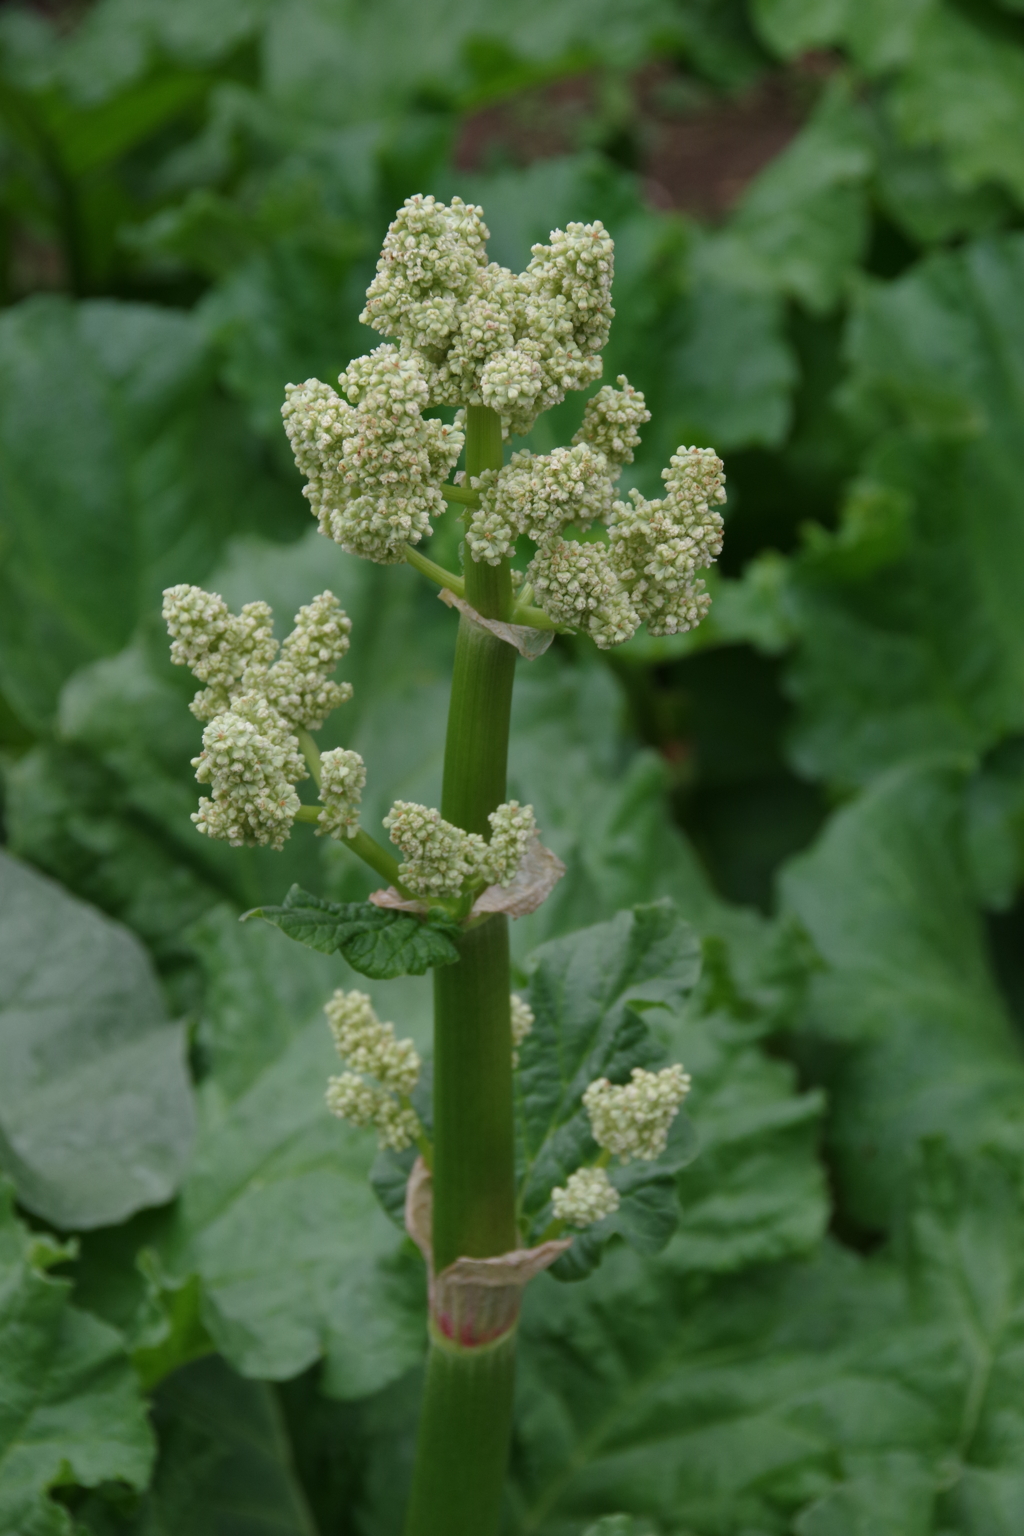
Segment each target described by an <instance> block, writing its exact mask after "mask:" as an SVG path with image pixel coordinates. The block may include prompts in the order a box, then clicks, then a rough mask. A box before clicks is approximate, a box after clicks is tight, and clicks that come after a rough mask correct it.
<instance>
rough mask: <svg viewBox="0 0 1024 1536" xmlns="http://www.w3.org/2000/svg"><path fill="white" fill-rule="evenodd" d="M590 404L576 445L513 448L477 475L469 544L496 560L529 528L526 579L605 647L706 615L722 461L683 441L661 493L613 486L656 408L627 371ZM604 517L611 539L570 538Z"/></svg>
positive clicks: (552, 614) (562, 616)
mask: <svg viewBox="0 0 1024 1536" xmlns="http://www.w3.org/2000/svg"><path fill="white" fill-rule="evenodd" d="M617 383H618V388H617V389H613V388H612V387H611V386H610V385H605V387H604V388H603V389H601V390H599V391H598V393H597V394H596V395H595V396H594V397H593V399H592V400H590V401H589V402H588V403H587V408H586V411H585V413H584V418H583V424H582V426H581V427H580V429H579V431H578V432H577V433H576V436H575V437H574V438H573V446H572V447H571V448H556V449H554V451H553V452H551V453H548V454H543V455H539V456H538V455H534V454H532V453H528V452H525V451H524V452H521V453H514V454H513V455H512V457H511V459H510V460H509V462H508V463H507V464H506V465H505V466H504V468H503V469H501V470H486V471H484V473H483V474H482V475H479V476H477V477H476V478H475V479H474V481H473V488H474V489H475V490H476V491H477V493H478V496H479V500H480V506H479V508H478V509H476V510H475V511H474V512H473V513H472V516H471V517H470V518H469V521H468V524H467V529H466V543H467V545H468V546H469V550H470V552H471V554H472V556H473V558H474V559H475V560H484V561H486V562H487V563H488V564H490V565H497V564H498V563H499V561H501V560H503V559H505V558H506V557H507V556H509V555H510V554H511V553H512V551H513V550H514V548H515V544H516V540H517V539H518V538H519V537H520V535H521V534H526V535H527V536H528V537H529V538H531V539H532V540H533V541H534V543H535V544H536V545H537V552H536V554H535V555H534V557H533V560H532V561H531V563H530V565H529V567H528V569H527V573H526V579H527V582H528V584H529V586H530V589H531V591H532V593H533V596H534V599H535V601H536V602H537V603H538V604H539V605H540V607H541V608H542V609H543V611H544V612H545V613H546V614H547V616H548V618H549V619H551V620H553V621H554V623H556V624H560V625H565V626H566V627H568V628H572V629H583V630H585V631H586V632H587V633H588V634H589V635H590V637H591V639H592V640H594V641H595V642H596V644H597V645H598V646H600V647H601V649H603V650H606V649H608V648H609V647H610V646H613V645H620V644H621V643H622V642H623V641H624V640H628V639H629V638H630V636H631V635H633V634H634V633H635V632H636V629H637V628H638V626H639V625H640V624H641V623H642V622H643V621H644V620H646V621H647V625H648V629H649V630H650V632H651V634H655V635H667V634H675V633H677V632H678V631H680V630H685V629H690V628H692V627H693V626H694V625H695V624H698V623H699V622H700V620H701V619H702V618H703V617H704V615H705V613H706V612H707V610H708V606H709V604H710V598H709V597H708V595H707V593H706V592H705V590H704V583H703V582H702V581H700V580H699V579H698V577H697V572H698V571H700V570H702V569H704V568H705V567H706V566H708V565H709V564H710V563H711V562H712V561H713V560H714V559H715V558H716V557H717V555H718V554H719V553H720V551H721V547H722V517H721V513H720V512H718V510H717V507H718V505H719V504H720V503H722V502H724V500H725V490H724V478H725V477H724V475H723V473H722V462H721V460H720V459H719V458H718V456H717V455H716V454H715V453H714V452H712V450H711V449H710V448H684V449H680V451H679V452H678V453H676V454H675V455H673V458H672V460H671V464H670V466H669V468H668V469H666V470H663V471H662V479H663V480H664V481H665V487H666V494H665V496H664V497H662V498H659V499H658V500H655V501H646V500H645V499H644V497H642V496H641V495H640V493H639V492H638V491H631V492H630V498H629V501H628V502H622V501H619V500H617V499H616V496H615V479H616V477H617V475H618V473H619V471H620V470H621V468H622V466H623V465H624V464H627V463H629V462H630V461H631V460H632V457H633V449H634V448H635V447H636V445H637V443H638V442H639V441H640V434H639V430H638V429H639V427H640V426H642V425H643V423H644V422H645V421H648V420H649V419H650V412H649V411H648V410H647V407H646V405H645V404H644V397H643V395H642V394H641V393H640V391H639V390H636V389H634V388H633V387H632V385H631V384H630V383H629V381H628V380H627V379H626V377H625V375H624V374H620V375H619V378H618V381H617ZM594 522H604V523H606V524H607V526H608V531H609V533H608V542H607V543H603V542H601V543H597V542H590V543H581V542H579V541H577V540H576V539H571V538H566V537H565V536H564V535H565V530H566V529H567V528H568V526H569V525H570V524H571V525H572V526H573V527H574V528H576V529H582V530H586V529H587V528H589V527H590V526H591V524H592V523H594Z"/></svg>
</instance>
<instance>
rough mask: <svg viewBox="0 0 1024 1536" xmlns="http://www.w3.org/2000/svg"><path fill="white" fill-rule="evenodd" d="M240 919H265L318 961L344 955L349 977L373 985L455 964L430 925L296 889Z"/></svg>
mask: <svg viewBox="0 0 1024 1536" xmlns="http://www.w3.org/2000/svg"><path fill="white" fill-rule="evenodd" d="M245 915H246V917H262V918H265V919H266V921H267V922H268V923H272V924H273V925H274V927H275V928H280V930H281V932H282V933H286V934H287V935H288V937H289V938H290V939H295V940H296V941H297V942H298V943H299V944H305V945H306V947H307V948H308V949H315V950H317V951H318V952H319V953H320V954H321V955H333V954H341V955H344V957H345V959H346V960H347V961H348V963H349V965H350V966H351V967H352V969H353V970H354V971H359V972H360V973H361V975H363V976H371V977H374V978H375V979H376V980H378V981H391V980H393V979H394V978H395V977H396V976H422V975H423V974H424V972H425V971H429V970H431V969H432V968H433V967H434V966H438V965H451V964H452V963H453V962H454V961H456V960H457V959H458V951H457V950H456V948H455V945H454V944H453V943H452V941H451V939H450V938H449V937H448V936H447V934H446V933H445V932H443V931H442V930H441V929H440V928H437V927H435V926H434V925H432V924H431V923H429V922H421V921H420V920H419V919H418V918H416V917H411V916H410V915H409V914H408V913H406V912H396V911H391V910H388V909H387V908H381V907H376V906H374V905H373V903H372V902H370V901H347V902H336V901H326V900H325V899H324V898H323V897H322V896H311V895H310V893H309V892H308V891H304V890H302V888H301V887H300V886H297V885H293V886H292V888H291V890H290V891H289V892H288V895H287V896H286V897H285V899H284V905H283V906H280V907H256V908H254V910H253V911H252V912H247V913H246V914H245Z"/></svg>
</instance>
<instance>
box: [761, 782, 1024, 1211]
mask: <svg viewBox="0 0 1024 1536" xmlns="http://www.w3.org/2000/svg"><path fill="white" fill-rule="evenodd" d="M965 777H966V765H961V764H959V763H956V762H952V763H950V762H948V760H947V761H946V762H942V761H940V762H938V763H937V764H931V765H909V766H907V767H905V768H901V769H896V770H893V771H892V772H891V773H889V774H886V775H884V776H882V777H880V778H879V779H878V781H877V782H876V783H875V784H873V785H872V786H871V787H870V788H869V789H867V790H866V791H865V792H864V793H863V794H862V795H861V796H860V797H859V798H858V799H857V800H855V801H854V802H853V803H852V804H851V805H849V806H847V807H845V808H844V809H843V810H842V811H840V812H839V813H838V814H837V815H836V816H835V817H833V819H832V821H831V822H830V823H829V825H828V827H827V828H826V830H825V832H824V833H823V835H822V837H821V838H820V839H819V841H818V843H817V844H816V846H815V847H814V848H813V849H812V850H811V852H810V853H808V854H805V855H803V856H801V857H800V858H799V859H797V860H795V861H794V862H793V863H792V864H791V865H790V866H789V868H788V869H787V871H786V873H785V877H784V881H783V892H784V898H785V900H786V902H787V904H788V905H789V906H790V907H791V908H792V910H793V911H795V912H796V913H797V914H798V916H799V917H800V919H801V921H802V922H803V923H804V925H805V926H806V928H807V931H808V932H809V934H810V935H811V938H812V939H813V941H814V943H815V944H816V946H817V948H818V949H819V950H820V952H821V954H822V956H823V958H824V959H825V961H826V962H827V965H828V969H827V970H826V971H825V972H823V973H822V974H821V975H820V976H818V977H816V978H814V981H813V984H812V992H811V998H812V1007H811V1016H810V1020H809V1025H810V1029H811V1031H812V1034H815V1035H820V1036H821V1037H822V1038H823V1039H824V1040H825V1041H832V1042H834V1045H833V1052H832V1055H831V1056H830V1057H829V1056H827V1057H826V1058H825V1059H824V1061H823V1062H822V1063H821V1064H820V1066H821V1067H823V1068H824V1069H825V1081H826V1084H827V1087H828V1090H829V1095H830V1106H831V1115H830V1123H829V1128H828V1133H827V1134H828V1140H829V1142H830V1145H831V1149H832V1156H833V1159H834V1163H835V1167H836V1170H837V1174H838V1177H839V1179H840V1182H841V1187H842V1196H843V1202H844V1208H845V1209H846V1210H847V1211H848V1212H849V1213H850V1214H851V1215H852V1216H853V1217H854V1218H855V1219H856V1220H857V1221H858V1222H859V1223H860V1224H861V1225H862V1226H864V1227H866V1228H868V1229H877V1228H879V1227H882V1226H885V1225H886V1224H887V1223H888V1222H889V1221H890V1220H891V1219H892V1217H893V1213H894V1211H895V1210H896V1209H898V1205H899V1200H900V1198H901V1188H902V1187H903V1184H904V1182H905V1180H906V1177H907V1170H908V1166H909V1164H910V1161H911V1160H912V1157H913V1152H914V1148H915V1146H916V1143H917V1141H918V1139H919V1138H920V1137H922V1136H934V1135H945V1136H947V1137H948V1138H949V1139H950V1141H951V1142H952V1144H953V1145H954V1146H957V1147H959V1148H962V1149H964V1150H969V1149H971V1148H976V1147H978V1146H979V1145H981V1144H983V1143H984V1142H986V1141H1001V1142H1005V1143H1006V1144H1007V1145H1010V1146H1014V1147H1015V1146H1018V1145H1019V1144H1020V1142H1021V1134H1022V1130H1024V1120H1022V1115H1021V1104H1022V1102H1024V1100H1022V1087H1024V1061H1022V1059H1021V1053H1020V1046H1019V1042H1018V1039H1017V1037H1016V1035H1015V1032H1014V1030H1013V1027H1012V1025H1011V1023H1010V1020H1009V1019H1008V1017H1007V1013H1006V1009H1005V1006H1004V1004H1003V1001H1002V999H1001V997H1000V995H999V993H998V990H997V988H996V985H995V981H994V978H993V976H992V973H991V969H990V965H989V960H988V954H987V946H986V942H985V937H984V934H983V931H982V927H981V923H980V918H979V914H978V912H977V909H976V906H975V898H974V886H973V879H972V871H971V869H970V866H969V864H968V861H967V856H966V849H965V829H964V796H963V785H964V779H965Z"/></svg>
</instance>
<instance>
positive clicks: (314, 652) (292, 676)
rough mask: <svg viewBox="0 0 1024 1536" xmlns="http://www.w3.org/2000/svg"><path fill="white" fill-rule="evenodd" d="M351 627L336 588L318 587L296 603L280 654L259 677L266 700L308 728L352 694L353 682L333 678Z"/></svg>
mask: <svg viewBox="0 0 1024 1536" xmlns="http://www.w3.org/2000/svg"><path fill="white" fill-rule="evenodd" d="M351 632H352V620H351V619H350V618H348V616H347V615H346V613H345V611H344V609H343V608H342V607H341V605H340V603H339V602H338V599H337V598H336V597H335V596H334V593H333V592H321V593H320V596H319V597H315V598H314V599H313V601H312V602H311V603H307V604H306V606H305V607H303V608H300V609H299V611H298V613H297V614H296V615H295V628H294V629H293V630H292V632H291V634H290V635H289V636H288V638H287V640H285V642H284V644H283V645H282V647H281V657H280V660H279V661H276V662H275V663H274V665H273V666H272V667H270V669H269V670H268V671H267V672H266V674H265V676H264V677H262V678H261V679H259V686H260V687H261V688H262V691H263V693H264V694H265V695H266V697H267V698H268V699H269V701H270V703H271V704H273V705H274V707H275V708H276V709H278V710H280V712H281V713H282V714H283V715H287V717H288V719H289V720H294V721H295V723H296V724H297V725H304V726H305V727H306V729H307V730H308V731H318V730H319V729H320V727H321V726H322V725H323V723H324V720H325V719H326V718H327V716H328V715H329V714H330V713H331V711H332V710H334V709H337V707H338V705H339V704H344V703H346V702H347V701H348V700H349V699H350V698H351V697H352V685H351V683H336V682H333V681H332V680H331V673H332V672H333V671H334V669H335V667H336V666H337V664H338V662H339V661H340V660H341V658H342V657H343V656H344V655H345V653H346V651H347V650H348V646H349V638H348V637H349V635H350V634H351ZM250 676H251V674H247V676H246V681H247V682H248V681H249V678H250Z"/></svg>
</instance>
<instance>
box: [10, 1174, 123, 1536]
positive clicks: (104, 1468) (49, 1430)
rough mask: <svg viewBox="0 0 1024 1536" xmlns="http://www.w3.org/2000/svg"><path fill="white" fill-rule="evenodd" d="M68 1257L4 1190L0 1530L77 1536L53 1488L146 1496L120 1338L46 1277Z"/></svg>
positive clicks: (27, 1535) (62, 1284) (67, 1286)
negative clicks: (124, 1488) (135, 1491)
mask: <svg viewBox="0 0 1024 1536" xmlns="http://www.w3.org/2000/svg"><path fill="white" fill-rule="evenodd" d="M64 1257H65V1254H64V1253H63V1252H62V1250H61V1249H60V1248H59V1247H57V1246H56V1245H54V1244H53V1243H52V1242H51V1241H49V1240H48V1239H46V1238H45V1237H33V1236H32V1235H31V1234H30V1233H29V1232H28V1231H27V1230H26V1229H25V1228H24V1227H23V1226H22V1224H21V1223H20V1222H19V1221H18V1220H17V1218H16V1217H15V1216H14V1214H13V1210H12V1202H11V1190H10V1186H9V1185H7V1184H6V1183H0V1529H2V1530H4V1531H10V1532H11V1533H12V1536H15V1533H17V1536H70V1532H71V1528H72V1527H71V1521H70V1519H69V1517H68V1514H67V1511H66V1510H64V1509H62V1508H61V1507H60V1506H59V1505H57V1504H55V1503H54V1502H53V1501H52V1500H51V1499H50V1498H48V1497H47V1495H48V1492H49V1490H50V1489H52V1488H53V1487H54V1486H55V1485H58V1484H65V1483H68V1482H74V1483H78V1484H80V1485H82V1486H84V1487H95V1486H96V1484H97V1483H100V1482H105V1481H108V1480H113V1479H118V1480H120V1481H122V1482H125V1483H128V1484H130V1485H131V1486H132V1487H134V1488H142V1487H144V1486H145V1484H146V1481H147V1479H148V1477H149V1470H150V1465H151V1462H152V1456H153V1440H152V1433H151V1431H150V1428H149V1424H148V1422H147V1419H146V1411H145V1404H144V1403H143V1401H142V1397H141V1394H140V1392H139V1387H138V1382H137V1379H136V1377H135V1373H134V1372H133V1370H132V1367H131V1364H130V1362H129V1360H128V1356H127V1354H126V1353H125V1349H124V1344H123V1341H122V1339H121V1336H120V1334H118V1333H117V1332H116V1331H115V1330H114V1329H113V1328H110V1327H108V1326H107V1324H106V1323H101V1322H100V1321H99V1320H98V1319H97V1318H95V1317H91V1316H90V1315H89V1314H88V1313H87V1312H82V1311H79V1309H78V1308H76V1307H73V1306H70V1305H69V1297H70V1292H71V1283H70V1281H68V1280H57V1279H53V1278H51V1277H50V1276H48V1275H47V1274H46V1273H45V1271H46V1269H47V1268H48V1267H50V1266H52V1265H53V1264H54V1263H55V1262H60V1261H61V1259H63V1258H64Z"/></svg>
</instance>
